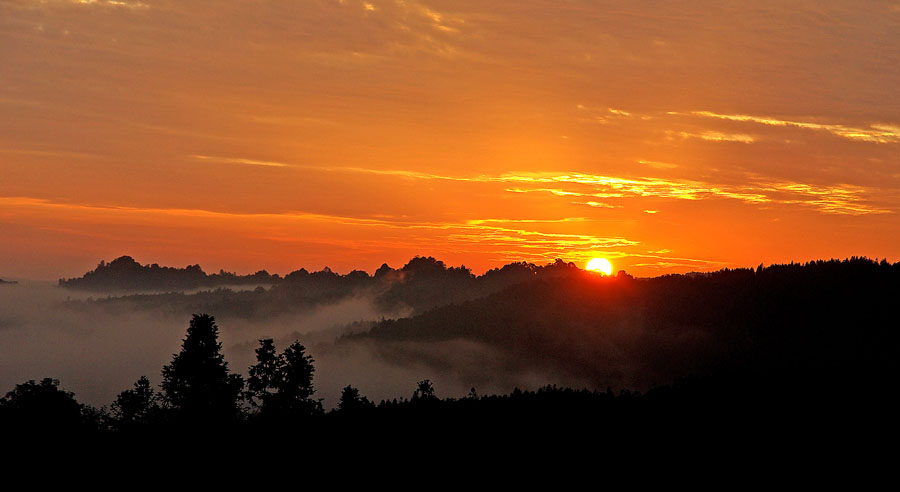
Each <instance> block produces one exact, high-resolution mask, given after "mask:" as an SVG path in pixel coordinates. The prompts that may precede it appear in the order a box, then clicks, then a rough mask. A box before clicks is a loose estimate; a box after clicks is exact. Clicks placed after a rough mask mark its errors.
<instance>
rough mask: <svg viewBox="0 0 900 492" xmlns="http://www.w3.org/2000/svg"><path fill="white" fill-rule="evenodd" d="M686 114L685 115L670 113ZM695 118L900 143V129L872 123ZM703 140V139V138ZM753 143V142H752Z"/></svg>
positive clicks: (735, 116) (712, 115) (717, 116)
mask: <svg viewBox="0 0 900 492" xmlns="http://www.w3.org/2000/svg"><path fill="white" fill-rule="evenodd" d="M669 114H684V113H669ZM688 114H691V115H693V116H699V117H701V118H713V119H720V120H727V121H737V122H742V123H755V124H758V125H767V126H778V127H793V128H802V129H804V130H815V131H824V132H828V133H830V134H832V135H834V136H837V137H841V138H846V139H849V140H856V141H861V142H871V143H883V144H885V143H898V142H900V128H898V127H897V126H895V125H889V124H879V123H871V124H869V125H868V128H860V127H853V126H845V125H839V124H834V123H815V122H803V121H791V120H783V119H778V118H771V117H765V116H751V115H745V114H719V113H713V112H711V111H692V112H691V113H688ZM701 138H702V137H701ZM751 141H752V140H751Z"/></svg>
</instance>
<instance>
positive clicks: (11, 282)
mask: <svg viewBox="0 0 900 492" xmlns="http://www.w3.org/2000/svg"><path fill="white" fill-rule="evenodd" d="M16 283H18V282H16V281H15V280H3V279H2V278H0V285H2V284H10V285H11V284H16Z"/></svg>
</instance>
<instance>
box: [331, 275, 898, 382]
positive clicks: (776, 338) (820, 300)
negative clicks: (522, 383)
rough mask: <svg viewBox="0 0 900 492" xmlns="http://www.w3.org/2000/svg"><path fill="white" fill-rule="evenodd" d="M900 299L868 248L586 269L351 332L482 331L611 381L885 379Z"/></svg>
mask: <svg viewBox="0 0 900 492" xmlns="http://www.w3.org/2000/svg"><path fill="white" fill-rule="evenodd" d="M897 299H900V263H895V264H889V263H887V262H886V261H882V262H880V263H878V262H875V261H872V260H868V259H860V258H853V259H849V260H844V261H835V260H831V261H817V262H811V263H807V264H790V265H772V266H769V267H765V268H762V267H761V268H757V269H737V270H722V271H719V272H714V273H708V274H688V275H666V276H662V277H656V278H652V279H633V278H630V277H628V276H625V275H620V276H618V277H600V276H597V275H592V274H589V273H586V272H580V271H579V272H573V274H572V275H567V276H559V277H554V278H544V279H538V280H535V281H533V282H528V283H522V284H519V285H515V286H512V287H510V288H508V289H506V290H503V291H501V292H498V293H495V294H493V295H491V296H488V297H486V298H483V299H478V300H473V301H469V302H465V303H461V304H457V305H448V306H443V307H440V308H437V309H434V310H431V311H428V312H426V313H424V314H421V315H418V316H414V317H411V318H404V319H397V320H386V321H382V322H380V323H378V324H376V325H375V327H374V328H372V329H371V331H369V332H367V333H364V334H358V335H353V336H350V337H348V338H347V339H348V341H350V340H358V339H360V338H363V339H370V340H374V341H375V342H376V343H378V344H381V345H382V346H383V347H384V348H385V350H383V353H384V354H387V355H386V356H388V357H390V354H392V353H396V352H397V351H396V350H392V349H390V348H391V347H396V346H397V345H398V344H406V345H405V346H411V345H409V343H408V342H423V341H432V342H433V341H441V340H445V341H446V340H459V339H464V340H472V341H477V342H481V343H484V344H487V345H489V346H491V347H494V348H495V349H497V350H499V351H501V352H503V353H506V354H508V355H509V357H510V360H511V361H512V362H511V363H514V364H516V363H517V364H520V365H521V366H522V369H526V368H528V367H530V366H535V365H541V366H548V367H553V368H561V369H563V370H565V371H567V372H569V373H571V374H575V375H578V376H581V377H583V378H585V379H586V380H588V381H590V382H592V383H593V384H595V385H597V386H599V387H604V386H605V385H606V384H613V385H614V386H620V387H621V386H624V387H637V388H642V387H643V388H646V387H650V386H653V385H654V384H667V383H669V382H671V381H673V380H674V379H676V378H679V377H688V376H709V375H712V374H718V373H722V372H735V373H744V374H749V373H754V374H758V373H766V374H784V375H787V374H791V375H799V374H804V375H812V377H814V378H828V377H837V378H844V377H847V378H851V379H854V380H856V379H859V378H864V379H866V380H874V379H876V378H884V377H887V376H888V375H892V374H896V371H897V369H898V367H897V365H898V362H897V361H898V360H900V357H898V356H900V351H898V347H900V345H898V325H897V309H898V304H897ZM411 353H412V354H414V351H413V350H411V349H409V350H405V351H404V354H403V356H404V357H405V358H409V357H411V355H410V354H411ZM413 356H414V355H413ZM426 359H427V354H424V355H423V360H426ZM798 377H799V376H798ZM835 381H836V380H835Z"/></svg>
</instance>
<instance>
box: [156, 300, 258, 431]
mask: <svg viewBox="0 0 900 492" xmlns="http://www.w3.org/2000/svg"><path fill="white" fill-rule="evenodd" d="M218 337H219V328H218V327H217V326H216V322H215V318H213V317H212V316H210V315H208V314H195V315H194V317H193V319H191V324H190V327H188V330H187V335H186V336H185V338H184V341H183V342H182V347H181V352H180V353H178V354H175V355H174V356H173V358H172V362H171V363H170V364H167V365H166V366H164V367H163V370H162V377H163V381H162V390H163V393H162V397H163V401H164V403H165V405H166V407H167V408H170V409H172V410H174V411H175V412H176V415H178V416H179V418H186V419H188V420H204V421H221V420H230V419H234V418H237V417H238V416H239V415H240V406H239V404H238V401H239V398H240V394H241V390H242V389H243V386H244V381H243V378H242V377H241V376H240V375H239V374H231V373H229V372H228V363H227V362H225V356H224V355H222V353H221V350H222V344H221V343H220V342H219V340H218Z"/></svg>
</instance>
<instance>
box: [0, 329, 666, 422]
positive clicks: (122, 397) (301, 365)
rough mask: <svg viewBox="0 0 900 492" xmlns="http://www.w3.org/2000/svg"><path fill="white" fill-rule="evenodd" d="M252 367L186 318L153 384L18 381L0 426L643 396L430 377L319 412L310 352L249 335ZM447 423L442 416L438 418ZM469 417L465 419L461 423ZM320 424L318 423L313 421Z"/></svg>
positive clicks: (526, 410) (616, 402) (550, 409)
mask: <svg viewBox="0 0 900 492" xmlns="http://www.w3.org/2000/svg"><path fill="white" fill-rule="evenodd" d="M256 360H257V361H256V364H254V365H253V366H251V367H250V368H249V370H248V376H247V378H246V379H245V378H243V377H242V376H241V375H239V374H235V373H232V372H230V370H229V368H228V363H227V362H226V361H225V359H224V356H223V354H222V353H221V343H220V342H219V341H218V326H217V325H216V322H215V319H214V318H213V317H212V316H210V315H207V314H199V315H194V316H193V318H192V320H191V322H190V326H189V327H188V329H187V334H186V336H185V338H184V339H183V341H182V346H181V351H180V352H179V353H177V354H174V355H173V357H172V361H171V362H170V363H169V364H166V365H165V366H164V367H163V368H162V371H161V375H162V380H161V383H160V385H159V388H158V390H156V389H154V387H153V385H152V384H151V382H150V380H149V379H148V378H147V377H146V376H142V377H140V378H139V379H138V380H137V381H136V382H135V383H134V385H133V387H132V388H130V389H126V390H124V391H122V392H121V393H120V394H119V395H118V396H117V398H116V399H115V401H114V402H112V404H111V405H109V407H103V408H100V409H98V408H95V407H92V406H90V405H86V404H82V403H79V402H78V401H77V400H76V398H75V395H74V394H73V393H72V392H69V391H65V390H64V389H62V388H61V387H60V383H59V380H56V379H52V378H45V379H42V380H40V381H34V380H31V381H27V382H25V383H22V384H18V385H16V387H15V388H14V389H13V390H11V391H9V392H8V393H6V395H5V396H4V397H3V398H0V431H3V432H5V433H7V434H8V435H16V434H21V433H26V434H28V433H69V432H78V433H87V434H91V433H125V434H131V433H155V432H163V433H168V432H179V433H180V432H204V431H215V430H221V429H223V428H227V429H232V430H237V431H241V430H243V431H257V430H261V429H271V428H273V427H277V428H278V429H280V430H282V431H290V430H298V429H304V430H305V431H306V432H309V431H310V429H311V428H313V427H311V426H320V428H321V429H332V430H334V429H338V428H341V427H342V426H345V425H351V426H353V425H358V424H360V423H373V422H375V421H378V422H380V423H381V424H382V425H384V424H388V423H393V424H398V425H399V424H404V425H412V424H413V423H421V422H424V421H427V420H432V419H435V418H441V419H452V420H453V421H456V422H457V423H461V422H470V421H472V422H474V420H473V419H476V418H477V419H484V418H487V419H489V420H491V419H498V420H499V419H502V420H507V421H508V420H509V418H510V417H516V418H529V419H531V418H538V417H540V416H544V417H546V416H547V415H549V414H559V413H560V412H574V414H575V415H587V414H588V413H590V412H593V411H594V410H598V409H605V410H608V411H610V412H621V411H623V410H625V409H632V410H633V408H632V407H633V406H634V402H636V401H639V400H640V399H641V398H644V399H646V398H651V399H652V398H653V396H651V395H652V393H651V394H650V395H648V396H645V397H642V396H641V395H640V394H639V393H632V392H630V391H621V392H620V393H619V394H615V393H613V392H612V390H611V389H607V390H606V391H603V392H600V391H588V390H572V389H568V388H558V387H555V386H547V387H544V388H541V389H539V390H537V391H521V390H519V389H516V390H515V391H513V392H512V393H510V394H508V395H491V396H479V395H478V394H477V393H476V390H475V388H472V390H471V391H470V393H469V395H467V396H466V397H464V398H460V399H455V398H445V399H440V398H438V397H437V396H436V394H435V388H434V385H433V384H432V383H431V381H430V380H427V379H426V380H423V381H419V382H418V384H417V385H416V386H415V389H414V390H413V391H412V394H411V396H410V397H409V398H399V399H393V400H382V401H381V402H380V403H378V404H375V403H374V402H372V401H370V400H369V399H368V398H366V397H365V396H364V395H361V394H360V392H359V390H358V389H357V388H354V387H352V386H349V385H348V386H347V387H345V388H344V389H343V391H342V393H341V396H340V401H339V402H338V405H337V407H336V408H334V409H332V410H331V411H328V412H326V411H325V410H324V409H323V406H322V401H321V400H320V399H316V398H315V397H314V394H315V389H314V384H313V376H314V373H315V367H314V364H313V363H314V361H313V358H312V357H311V356H310V355H309V354H307V353H306V349H305V347H304V346H303V345H302V344H301V343H300V342H299V341H295V342H294V343H292V344H291V345H289V346H288V347H286V348H285V349H284V350H283V351H281V352H279V351H278V350H277V349H276V347H275V345H274V343H273V341H272V340H271V339H263V340H260V341H259V347H258V348H257V349H256ZM446 423H451V422H449V421H448V422H445V424H446ZM470 423H471V422H470ZM321 426H324V427H321Z"/></svg>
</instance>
